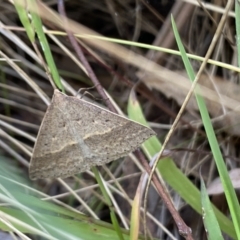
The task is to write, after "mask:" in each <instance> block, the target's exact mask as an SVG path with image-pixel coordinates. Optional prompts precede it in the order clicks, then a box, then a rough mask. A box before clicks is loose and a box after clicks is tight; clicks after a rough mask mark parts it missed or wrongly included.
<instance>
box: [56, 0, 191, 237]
mask: <svg viewBox="0 0 240 240" xmlns="http://www.w3.org/2000/svg"><path fill="white" fill-rule="evenodd" d="M58 11H59V13H60V15H61V16H62V17H63V18H64V22H65V29H66V32H67V35H68V37H69V40H70V42H71V44H72V46H73V48H74V50H75V51H76V53H77V55H78V57H79V59H80V60H81V62H82V64H83V65H84V66H85V68H86V70H87V72H88V74H89V77H90V79H91V80H92V82H93V84H94V85H95V86H96V88H97V91H98V93H99V94H100V96H101V97H102V98H103V99H104V100H105V101H106V104H107V106H108V108H109V110H110V111H112V112H115V113H117V111H116V109H115V107H114V106H113V105H112V103H111V102H110V100H109V99H108V98H107V96H106V94H105V92H104V90H103V88H102V86H101V84H100V82H99V81H98V79H97V77H96V75H95V73H94V72H93V70H92V68H91V66H90V64H89V63H88V61H87V59H86V58H85V56H84V54H83V51H82V48H81V47H80V45H79V44H78V43H77V41H76V39H75V37H74V35H73V33H72V32H71V31H69V30H68V27H67V17H66V13H65V8H64V3H63V0H58ZM134 153H135V154H136V155H137V156H138V158H139V159H140V161H141V162H142V165H143V166H144V168H145V169H146V171H147V172H148V174H149V173H150V172H151V168H150V166H149V164H148V162H147V160H146V158H145V157H144V155H143V154H142V152H141V151H140V150H139V149H138V150H136V151H135V152H134ZM152 180H153V182H154V184H155V186H156V189H157V191H158V193H159V195H160V196H161V197H162V199H163V201H164V202H165V204H166V206H167V208H168V209H169V211H170V212H171V214H172V216H173V218H174V220H175V222H176V225H177V227H178V230H179V233H180V234H181V235H182V236H184V237H185V238H186V239H188V240H191V239H192V237H191V229H190V228H189V227H188V226H187V225H186V224H185V222H184V221H183V219H182V218H181V217H180V215H179V213H178V211H177V210H176V209H175V207H174V205H173V203H172V201H171V199H170V198H169V196H168V195H167V194H166V193H165V191H164V188H163V187H162V186H161V183H160V182H159V181H158V178H157V176H156V175H155V174H153V179H152Z"/></svg>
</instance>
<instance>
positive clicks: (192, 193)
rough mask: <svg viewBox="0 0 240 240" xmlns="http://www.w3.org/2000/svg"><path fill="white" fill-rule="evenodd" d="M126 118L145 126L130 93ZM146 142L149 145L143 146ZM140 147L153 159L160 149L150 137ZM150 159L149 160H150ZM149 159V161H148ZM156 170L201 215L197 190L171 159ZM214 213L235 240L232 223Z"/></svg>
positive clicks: (144, 120)
mask: <svg viewBox="0 0 240 240" xmlns="http://www.w3.org/2000/svg"><path fill="white" fill-rule="evenodd" d="M128 116H129V118H130V119H132V120H135V121H136V122H139V123H141V124H143V125H145V126H148V125H147V122H146V119H145V118H144V115H143V112H142V109H141V106H140V104H139V103H138V101H137V99H136V97H135V95H134V94H133V93H132V94H131V95H130V98H129V102H128ZM146 142H148V144H149V145H145V143H146ZM146 142H145V143H144V144H143V145H142V146H143V149H144V148H147V149H146V150H145V149H144V152H147V153H150V155H151V157H153V156H154V155H155V154H156V153H158V152H159V151H160V149H161V146H162V145H161V143H160V142H159V140H158V139H157V137H155V136H154V137H151V138H150V139H149V140H147V141H146ZM151 157H150V158H151ZM150 158H149V159H150ZM157 168H158V170H159V171H160V173H161V175H162V177H163V179H164V180H165V181H166V182H167V183H168V184H169V185H170V186H171V187H172V188H173V189H174V190H175V191H176V192H177V193H178V194H179V195H180V196H181V197H182V198H183V199H184V200H185V201H186V202H187V203H188V204H189V205H190V206H191V207H192V208H193V209H195V210H196V211H197V212H198V213H199V214H201V213H202V207H201V201H200V198H201V195H200V192H199V190H198V189H197V188H196V187H195V186H194V185H193V183H192V182H191V181H190V180H189V179H188V178H187V177H186V176H185V175H184V174H183V173H182V172H181V171H180V170H179V168H178V167H177V166H176V164H175V163H174V161H173V160H172V159H171V158H165V159H161V160H160V161H159V163H158V167H157ZM214 211H215V213H216V216H217V218H218V221H219V222H220V226H221V228H222V230H223V231H224V232H225V233H227V234H228V235H229V236H231V237H232V238H234V239H236V235H235V232H234V228H233V225H232V222H231V221H230V220H229V219H228V218H227V217H226V216H224V215H223V214H222V213H221V212H220V211H219V210H218V209H217V208H215V207H214Z"/></svg>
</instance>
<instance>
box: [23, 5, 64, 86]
mask: <svg viewBox="0 0 240 240" xmlns="http://www.w3.org/2000/svg"><path fill="white" fill-rule="evenodd" d="M28 4H31V5H32V7H31V8H30V9H35V11H31V16H32V24H33V26H34V29H35V31H36V33H37V36H38V39H39V41H40V44H41V47H42V50H43V53H44V56H45V58H46V61H47V64H48V67H49V70H50V73H51V75H52V78H53V81H54V82H55V84H56V86H57V87H58V88H59V89H61V90H62V91H64V89H63V86H62V83H61V81H60V77H59V73H58V70H57V67H56V65H55V62H54V59H53V56H52V53H51V50H50V47H49V44H48V41H47V38H46V35H45V33H44V31H43V25H42V21H41V18H40V17H39V15H38V14H37V11H36V10H37V9H38V5H37V4H36V0H31V1H28Z"/></svg>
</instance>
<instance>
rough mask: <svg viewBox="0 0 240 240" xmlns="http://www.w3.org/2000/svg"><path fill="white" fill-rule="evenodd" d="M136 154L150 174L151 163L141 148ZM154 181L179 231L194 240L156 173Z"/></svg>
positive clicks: (188, 238) (188, 239) (189, 239)
mask: <svg viewBox="0 0 240 240" xmlns="http://www.w3.org/2000/svg"><path fill="white" fill-rule="evenodd" d="M135 154H136V155H137V157H138V159H140V161H141V163H142V165H143V166H144V169H145V170H146V171H147V173H148V174H150V173H151V168H150V166H149V164H148V163H146V160H145V159H144V158H142V153H141V152H140V151H139V150H136V151H135ZM152 181H153V183H154V185H155V187H156V189H157V191H158V194H159V195H160V196H161V198H162V200H163V201H164V203H165V205H166V207H167V208H168V210H169V212H170V213H171V215H172V217H173V219H174V221H175V223H176V225H177V227H178V231H179V233H180V235H182V236H183V237H184V238H185V239H187V240H193V238H192V230H191V228H189V227H188V226H187V225H186V223H185V222H184V221H183V219H182V218H181V216H180V215H179V213H178V211H177V210H176V209H175V207H174V205H173V203H172V200H171V199H170V198H169V196H168V194H167V193H166V192H165V190H164V188H163V186H162V185H161V182H160V181H158V178H157V176H156V174H153V177H152Z"/></svg>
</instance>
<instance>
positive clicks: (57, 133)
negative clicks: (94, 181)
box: [29, 90, 155, 180]
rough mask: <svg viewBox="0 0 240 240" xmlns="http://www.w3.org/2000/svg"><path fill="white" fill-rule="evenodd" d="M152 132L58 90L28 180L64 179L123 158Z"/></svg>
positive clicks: (46, 115)
mask: <svg viewBox="0 0 240 240" xmlns="http://www.w3.org/2000/svg"><path fill="white" fill-rule="evenodd" d="M153 135H155V132H154V131H153V130H151V129H150V128H147V127H145V126H143V125H141V124H139V123H137V122H134V121H132V120H129V119H127V118H124V117H122V116H119V115H117V114H115V113H112V112H110V111H108V110H105V109H103V108H101V107H98V106H96V105H94V104H92V103H89V102H86V101H85V100H83V99H79V98H76V97H70V96H67V95H65V94H63V93H61V92H60V91H59V90H55V91H54V95H53V99H52V102H51V104H50V106H49V107H48V109H47V111H46V113H45V116H44V118H43V121H42V124H41V126H40V130H39V132H38V136H37V140H36V143H35V146H34V149H33V154H32V158H31V162H30V169H29V176H30V178H31V179H32V180H36V179H40V178H58V177H61V178H66V177H69V176H72V175H74V174H77V173H80V172H84V171H86V170H88V169H90V168H91V167H92V166H96V165H103V164H106V163H108V162H111V161H113V160H116V159H118V158H121V157H124V156H126V155H127V154H128V153H130V152H132V151H133V150H135V149H136V148H138V147H139V146H140V145H141V144H142V143H143V142H144V141H145V140H147V139H148V138H149V137H151V136H153Z"/></svg>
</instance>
